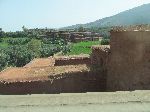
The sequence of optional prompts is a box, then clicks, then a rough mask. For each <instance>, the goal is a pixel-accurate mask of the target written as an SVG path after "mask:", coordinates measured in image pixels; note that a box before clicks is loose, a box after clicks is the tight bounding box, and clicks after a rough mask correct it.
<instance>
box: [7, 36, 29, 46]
mask: <svg viewBox="0 0 150 112" xmlns="http://www.w3.org/2000/svg"><path fill="white" fill-rule="evenodd" d="M30 40H31V39H30V38H15V39H14V38H10V39H8V40H7V43H9V44H10V45H24V44H26V43H28V42H29V41H30Z"/></svg>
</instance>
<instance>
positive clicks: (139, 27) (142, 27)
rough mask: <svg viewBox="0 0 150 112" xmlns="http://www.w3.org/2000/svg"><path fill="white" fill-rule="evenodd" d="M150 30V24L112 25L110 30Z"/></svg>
mask: <svg viewBox="0 0 150 112" xmlns="http://www.w3.org/2000/svg"><path fill="white" fill-rule="evenodd" d="M125 31H150V25H130V26H116V27H112V28H111V31H110V32H125Z"/></svg>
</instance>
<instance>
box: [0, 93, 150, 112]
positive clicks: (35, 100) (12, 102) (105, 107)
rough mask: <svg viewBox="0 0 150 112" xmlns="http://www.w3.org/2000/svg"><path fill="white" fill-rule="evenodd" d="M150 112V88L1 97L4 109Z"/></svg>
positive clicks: (7, 111)
mask: <svg viewBox="0 0 150 112" xmlns="http://www.w3.org/2000/svg"><path fill="white" fill-rule="evenodd" d="M10 111H11V112H149V111H150V91H134V92H109V93H79V94H55V95H52V94H51V95H24V96H0V112H10Z"/></svg>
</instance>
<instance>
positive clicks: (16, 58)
mask: <svg viewBox="0 0 150 112" xmlns="http://www.w3.org/2000/svg"><path fill="white" fill-rule="evenodd" d="M6 54H7V55H8V56H9V61H8V64H9V65H11V66H17V67H21V66H24V65H25V64H27V63H29V62H30V61H31V60H32V59H33V58H34V57H35V56H34V54H33V53H32V52H30V51H29V50H28V49H27V47H26V46H11V47H9V48H8V49H7V50H6Z"/></svg>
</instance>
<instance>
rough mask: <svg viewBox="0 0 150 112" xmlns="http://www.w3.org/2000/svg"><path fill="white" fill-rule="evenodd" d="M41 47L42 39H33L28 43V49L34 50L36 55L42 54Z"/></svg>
mask: <svg viewBox="0 0 150 112" xmlns="http://www.w3.org/2000/svg"><path fill="white" fill-rule="evenodd" d="M40 48H41V41H40V40H37V39H32V40H31V41H30V42H29V43H28V50H29V51H32V52H33V53H34V55H35V57H40V56H41V53H40Z"/></svg>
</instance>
